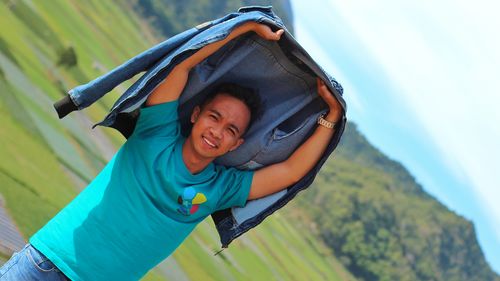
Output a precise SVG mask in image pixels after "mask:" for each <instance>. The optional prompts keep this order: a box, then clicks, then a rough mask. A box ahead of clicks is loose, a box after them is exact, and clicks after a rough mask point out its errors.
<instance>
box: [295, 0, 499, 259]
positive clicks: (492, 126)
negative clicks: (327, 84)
mask: <svg viewBox="0 0 500 281" xmlns="http://www.w3.org/2000/svg"><path fill="white" fill-rule="evenodd" d="M311 2H312V3H309V5H314V0H312V1H311ZM325 4H326V5H325ZM321 5H322V9H323V10H326V11H328V10H330V11H335V12H336V13H338V14H340V16H341V17H342V18H343V20H344V21H345V22H346V23H347V24H348V25H349V28H351V29H352V30H353V31H354V33H355V34H356V36H357V37H358V38H359V39H360V40H361V41H362V42H363V44H364V45H365V47H366V49H368V50H369V51H370V52H372V53H373V56H374V57H375V58H376V59H377V60H378V62H379V64H380V65H381V66H382V67H383V68H384V70H385V74H386V75H389V78H390V79H391V81H392V82H395V83H396V84H397V87H398V89H399V90H400V92H399V94H400V95H401V96H400V97H398V99H399V98H402V99H403V101H404V102H405V103H406V104H407V106H408V107H409V108H410V109H412V111H413V114H414V115H416V116H417V118H418V120H419V122H420V124H421V126H422V127H423V128H425V130H426V131H427V132H426V133H428V134H429V137H430V139H431V140H430V141H432V142H434V143H435V144H436V145H437V147H438V148H439V152H440V154H441V155H442V158H443V160H444V161H445V163H446V164H447V166H448V168H449V169H450V170H451V171H452V172H453V173H454V175H455V177H456V178H457V179H458V180H459V181H462V182H464V183H466V185H469V186H470V187H471V188H473V189H474V191H475V195H476V196H477V199H479V200H480V201H481V202H482V204H481V207H483V208H484V212H483V213H484V214H487V215H488V216H489V217H488V218H486V220H487V221H488V222H489V224H490V229H494V230H495V232H496V241H497V242H498V241H500V204H498V202H497V201H498V199H499V198H500V188H499V187H500V180H498V173H499V172H500V148H499V145H500V125H499V124H500V114H498V113H497V111H498V109H497V107H498V106H499V105H500V90H499V87H498V82H497V81H498V74H500V53H499V52H498V50H500V37H499V36H498V35H497V34H498V26H500V17H498V16H497V12H498V11H499V4H496V3H495V2H493V1H489V2H487V1H479V2H477V1H476V2H474V3H471V2H470V1H451V0H449V1H438V2H436V1H425V0H424V1H417V2H408V1H404V2H401V1H390V0H380V1H369V2H368V1H363V2H361V1H337V0H331V1H330V2H326V3H325V2H322V4H321ZM328 5H330V6H328ZM495 5H496V6H495ZM328 20H329V19H324V21H325V22H328ZM322 24H325V23H322ZM326 24H327V23H326ZM298 34H299V37H300V36H307V32H300V33H299V32H298ZM308 41H311V42H312V41H313V40H311V39H309V40H308ZM301 42H302V41H301ZM316 49H320V48H319V47H318V48H316ZM314 52H316V50H314ZM321 57H328V56H327V55H326V54H322V55H321ZM346 81H348V80H346ZM349 94H350V93H349ZM348 96H349V95H346V97H348ZM356 100H357V102H358V103H359V104H362V102H363V99H362V98H361V96H360V95H356ZM471 200H473V199H472V198H471ZM477 223H478V222H477V221H476V224H477ZM479 231H482V230H481V229H479ZM480 236H481V235H480ZM490 242H492V241H490ZM487 246H488V249H484V250H485V251H487V252H489V255H490V257H491V256H492V253H491V250H492V249H496V250H498V249H499V247H500V245H491V244H490V245H487ZM497 261H498V260H497ZM495 267H496V268H497V269H498V268H499V267H500V265H499V264H496V265H495Z"/></svg>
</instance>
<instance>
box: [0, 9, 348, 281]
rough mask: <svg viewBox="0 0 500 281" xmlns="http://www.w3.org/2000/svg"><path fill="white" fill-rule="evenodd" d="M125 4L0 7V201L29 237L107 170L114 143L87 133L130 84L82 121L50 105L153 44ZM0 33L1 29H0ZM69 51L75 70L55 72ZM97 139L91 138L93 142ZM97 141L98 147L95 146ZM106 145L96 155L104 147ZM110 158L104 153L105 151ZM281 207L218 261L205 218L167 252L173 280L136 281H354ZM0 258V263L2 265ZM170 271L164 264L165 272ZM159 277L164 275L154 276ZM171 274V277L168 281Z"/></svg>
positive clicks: (105, 134) (152, 276)
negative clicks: (64, 52) (180, 278)
mask: <svg viewBox="0 0 500 281" xmlns="http://www.w3.org/2000/svg"><path fill="white" fill-rule="evenodd" d="M126 3H127V2H122V3H121V4H115V3H114V2H111V1H95V0H94V1H62V0H61V1H32V2H28V1H26V2H25V1H8V2H7V1H2V2H1V4H0V25H1V26H2V27H3V28H2V34H1V37H0V124H2V129H1V130H0V142H1V143H0V159H2V160H1V162H0V182H1V183H2V184H1V185H0V193H1V194H2V195H3V196H4V197H5V200H6V207H7V209H8V212H9V213H10V214H11V216H12V217H13V219H14V220H15V222H16V224H17V225H18V226H19V229H20V230H21V232H22V235H23V236H24V237H25V238H26V239H28V238H29V237H30V236H31V235H32V234H33V233H34V232H36V231H37V230H38V229H39V228H40V227H41V226H43V225H44V224H45V223H46V222H47V221H48V220H49V219H50V218H51V217H52V216H53V215H55V214H56V213H57V212H58V211H59V210H60V209H61V208H63V207H64V206H65V205H66V204H67V203H68V202H70V201H71V199H72V198H74V196H76V195H77V194H78V192H79V191H80V189H79V188H81V187H82V186H85V184H86V183H88V182H89V181H90V180H91V179H92V178H93V177H94V176H95V175H96V174H97V173H98V172H99V171H100V169H101V168H102V167H103V166H104V165H105V163H106V162H107V160H108V159H107V158H109V157H106V156H105V155H106V153H105V152H106V151H103V150H106V149H108V150H107V152H108V154H109V152H110V151H109V150H116V149H117V148H118V147H119V146H120V145H121V144H122V143H123V141H124V140H123V139H122V138H121V136H120V135H119V134H118V133H116V132H114V131H113V130H111V129H100V128H98V129H96V130H94V131H92V130H91V129H90V128H89V124H88V123H86V122H84V121H85V120H86V118H87V119H88V120H90V122H97V121H100V119H102V118H103V117H104V116H105V114H106V112H107V110H108V109H109V108H110V107H111V105H112V104H113V102H114V100H116V98H117V97H118V96H119V94H120V92H122V91H123V90H124V89H126V87H127V86H128V85H130V83H125V84H124V85H123V86H120V87H117V88H116V89H115V90H114V91H113V92H111V93H110V94H108V95H107V96H106V97H104V98H103V99H102V100H100V101H99V102H97V103H96V104H95V105H93V106H91V107H90V108H88V109H86V110H84V113H79V114H76V113H74V114H70V115H69V116H67V117H66V118H65V119H64V120H59V119H58V118H57V116H56V114H55V111H54V110H53V108H52V103H53V102H54V101H56V100H58V99H59V98H61V97H62V96H63V95H64V94H65V91H67V90H68V89H70V88H72V87H74V86H77V85H79V84H81V83H85V82H87V81H89V80H90V79H92V78H95V77H97V76H99V75H101V74H103V73H105V72H106V71H108V70H110V69H112V68H113V67H115V66H117V65H119V64H120V63H121V62H123V61H125V60H126V59H128V58H130V57H132V56H133V55H135V54H137V53H139V52H141V51H143V50H145V49H147V48H148V47H150V46H152V45H153V44H155V43H157V42H159V41H160V38H155V37H154V36H153V35H152V34H153V33H152V31H151V30H150V29H149V27H148V25H147V22H145V21H143V20H142V19H140V18H139V17H138V16H137V15H136V14H135V13H134V12H133V11H132V10H131V9H130V8H129V7H128V4H126ZM4 27H7V28H4ZM69 46H72V47H73V48H74V49H75V51H76V54H77V58H78V64H77V65H76V66H73V67H70V68H67V67H63V66H60V65H58V64H57V62H58V59H59V54H60V52H61V50H64V49H65V48H68V47H69ZM98 133H99V134H102V138H97V137H96V135H97V134H98ZM103 138H104V139H103ZM104 141H106V142H107V143H109V145H108V146H107V148H106V147H103V145H102V144H103V142H104ZM111 154H112V153H111ZM293 210H294V207H293V206H287V207H286V208H284V209H283V210H282V211H281V212H278V213H277V214H275V215H273V216H272V217H271V218H269V219H267V220H266V221H265V222H264V223H262V224H261V225H260V226H259V227H257V228H256V229H254V230H251V231H250V232H249V233H247V234H245V235H244V236H242V237H241V238H240V239H238V240H237V241H235V242H234V243H233V244H232V245H231V246H230V247H229V249H226V250H224V251H223V252H221V253H220V254H219V255H217V256H214V253H215V252H216V251H218V250H219V248H220V244H219V242H218V235H217V233H216V231H215V228H214V226H213V223H212V221H211V220H210V219H207V220H205V221H204V222H202V223H201V224H200V225H199V226H198V227H197V229H196V230H195V231H194V233H193V234H192V235H191V236H190V237H189V238H188V239H186V241H185V243H183V244H182V246H181V247H180V248H179V249H178V251H176V252H175V253H174V255H173V256H172V257H170V258H169V259H171V261H170V264H175V265H176V266H178V268H176V270H177V272H176V273H175V272H172V273H167V274H165V273H164V272H165V270H163V271H162V270H160V269H159V268H157V269H155V270H152V271H151V272H150V273H149V274H148V275H147V276H146V277H145V278H144V280H174V279H177V278H175V276H183V278H187V279H189V280H354V278H352V276H351V275H350V274H349V273H348V272H347V271H346V270H345V269H344V268H343V267H342V266H341V265H340V264H339V263H338V262H337V260H336V259H335V258H334V256H333V254H332V253H331V252H330V251H328V250H327V248H326V247H325V245H323V244H321V243H320V242H318V241H319V240H317V239H316V238H315V236H314V234H313V233H310V232H308V231H307V229H308V228H307V227H303V226H301V225H298V221H293V223H292V221H290V219H287V218H290V217H289V216H288V215H287V216H285V215H282V213H283V212H292V211H293ZM2 258H5V257H0V262H2ZM166 266H168V265H166ZM162 272H163V273H162ZM174 273H175V274H177V275H175V274H174Z"/></svg>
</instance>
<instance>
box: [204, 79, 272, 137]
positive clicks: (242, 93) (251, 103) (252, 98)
mask: <svg viewBox="0 0 500 281" xmlns="http://www.w3.org/2000/svg"><path fill="white" fill-rule="evenodd" d="M219 94H226V95H229V96H231V97H235V98H237V99H239V100H241V101H242V102H243V103H244V104H245V105H246V106H247V107H248V109H249V110H250V122H249V124H248V127H247V128H249V127H250V125H251V124H252V123H253V122H254V121H255V120H258V119H259V118H260V117H261V115H262V108H263V107H264V104H263V102H262V99H261V98H260V96H259V95H258V93H257V92H256V91H255V90H254V89H251V88H247V87H243V86H240V85H238V84H234V83H221V84H218V85H217V86H215V88H214V89H213V90H212V91H211V92H209V93H208V95H207V96H206V97H205V99H204V100H203V102H202V103H201V108H203V107H204V106H205V105H206V104H208V103H209V102H211V101H212V100H213V99H214V98H215V97H216V96H217V95H219Z"/></svg>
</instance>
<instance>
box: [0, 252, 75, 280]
mask: <svg viewBox="0 0 500 281" xmlns="http://www.w3.org/2000/svg"><path fill="white" fill-rule="evenodd" d="M0 280H1V281H38V280H47V281H61V280H70V279H69V278H68V277H66V275H64V274H63V273H62V272H61V271H60V270H59V268H57V267H56V266H55V265H54V264H53V263H52V262H51V261H50V260H49V259H48V258H47V257H45V256H44V255H43V254H42V253H41V252H39V251H38V250H37V249H35V248H34V247H33V246H31V244H29V243H28V244H26V245H25V246H24V248H23V249H22V250H21V251H20V252H17V253H14V254H13V255H12V257H11V258H10V259H9V260H8V261H7V262H6V263H5V264H4V265H3V266H2V267H1V268H0Z"/></svg>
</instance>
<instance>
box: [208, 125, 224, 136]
mask: <svg viewBox="0 0 500 281" xmlns="http://www.w3.org/2000/svg"><path fill="white" fill-rule="evenodd" d="M222 130H223V128H222V126H214V127H212V130H211V131H212V135H213V136H214V137H215V138H218V139H220V138H221V137H222Z"/></svg>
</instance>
